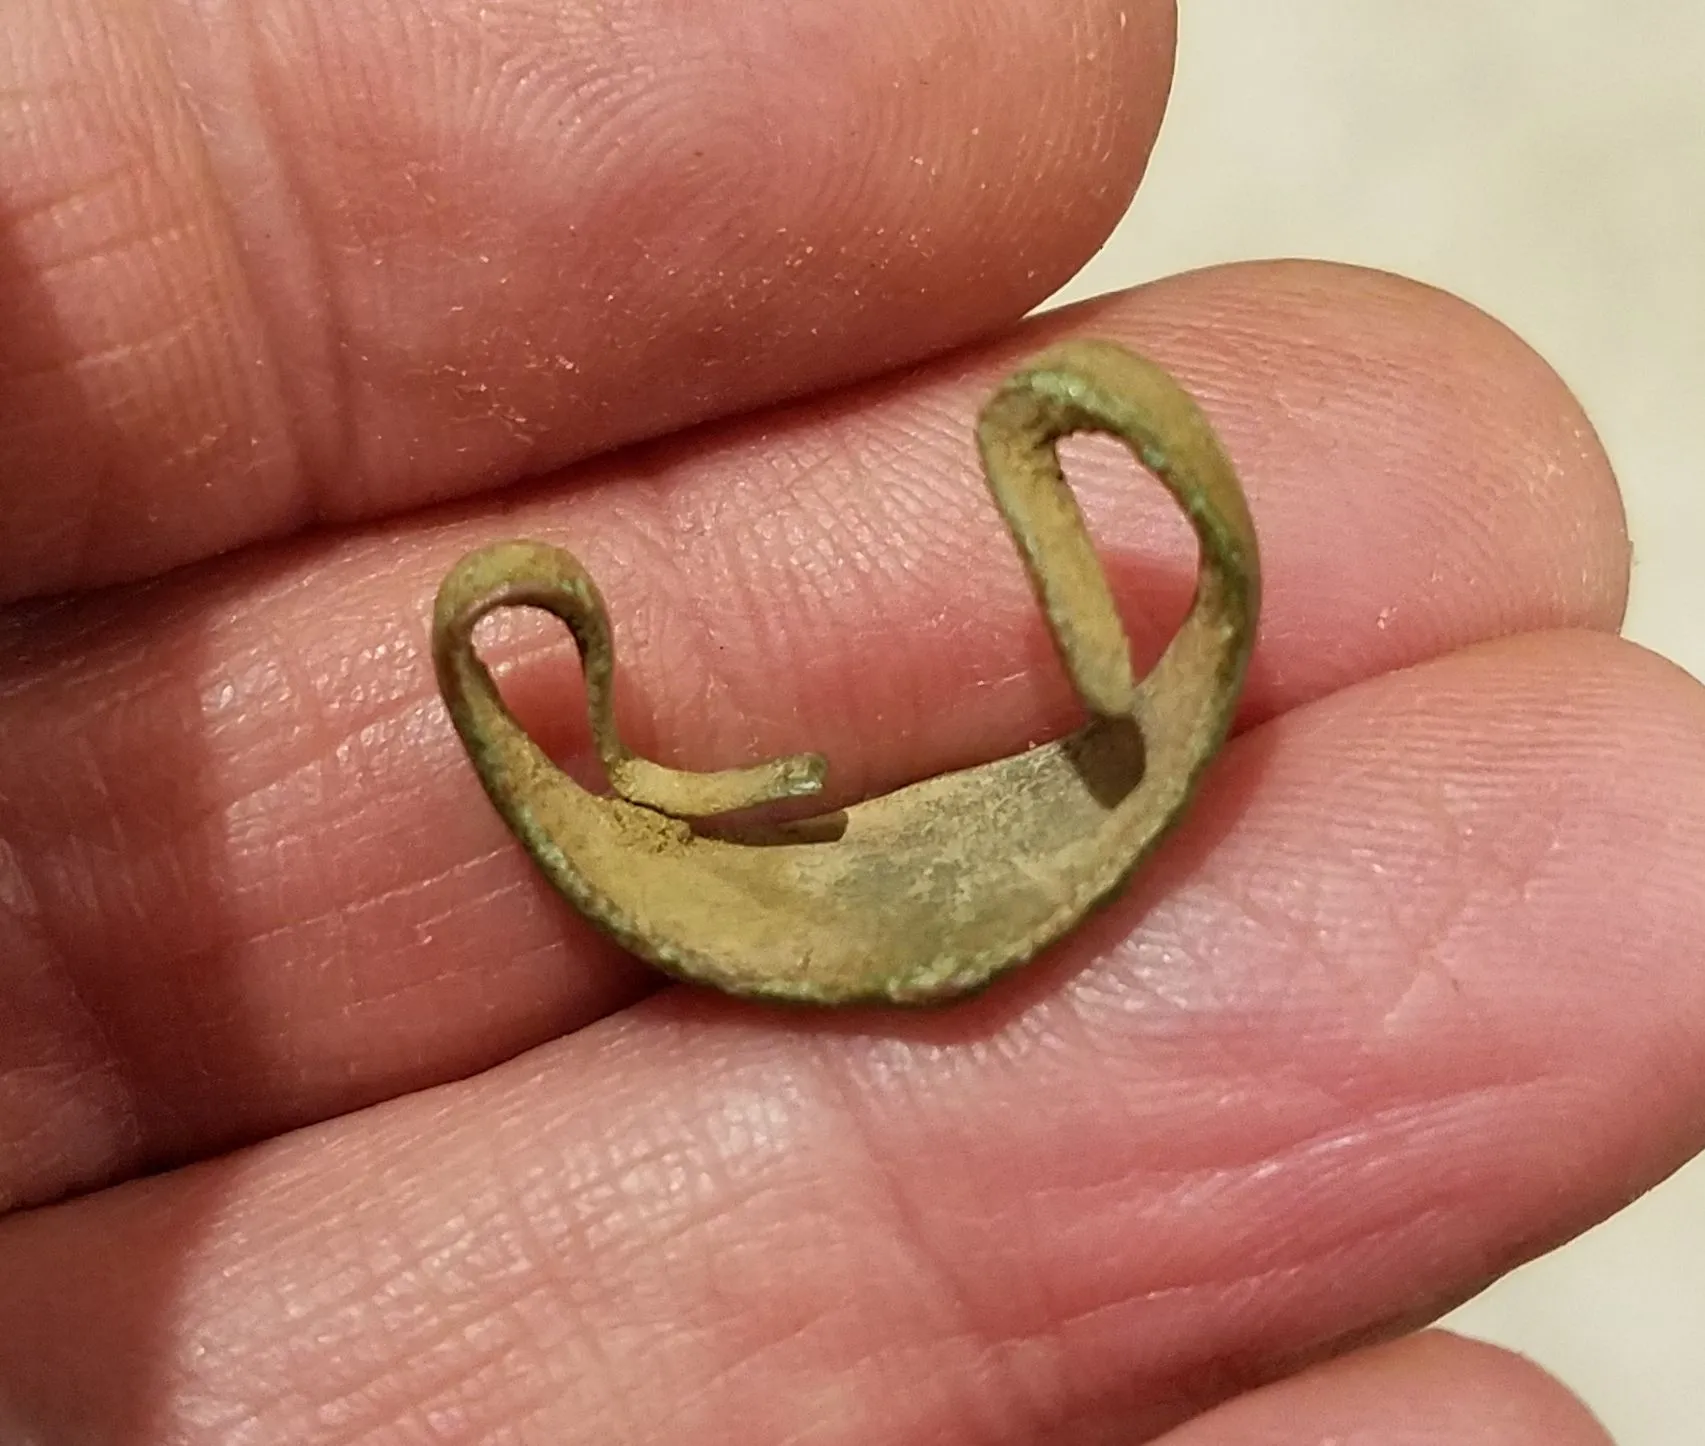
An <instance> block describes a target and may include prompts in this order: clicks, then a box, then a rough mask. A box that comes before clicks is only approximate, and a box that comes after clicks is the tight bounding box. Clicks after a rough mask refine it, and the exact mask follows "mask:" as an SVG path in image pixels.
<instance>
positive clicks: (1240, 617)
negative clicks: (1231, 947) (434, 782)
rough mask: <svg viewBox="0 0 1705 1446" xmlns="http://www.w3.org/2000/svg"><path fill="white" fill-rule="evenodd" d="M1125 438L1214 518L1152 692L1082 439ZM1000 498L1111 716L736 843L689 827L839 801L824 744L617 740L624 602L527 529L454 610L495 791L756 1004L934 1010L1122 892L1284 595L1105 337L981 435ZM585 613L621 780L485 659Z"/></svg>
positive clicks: (1207, 438)
mask: <svg viewBox="0 0 1705 1446" xmlns="http://www.w3.org/2000/svg"><path fill="white" fill-rule="evenodd" d="M1082 431H1097V432H1105V433H1108V434H1110V435H1113V436H1116V437H1118V438H1120V439H1121V440H1123V441H1124V442H1125V443H1126V445H1127V446H1128V447H1130V449H1131V451H1132V452H1133V454H1134V455H1135V456H1136V458H1137V459H1138V460H1139V461H1140V462H1141V463H1142V464H1143V465H1144V466H1146V467H1147V468H1148V469H1149V470H1150V471H1151V472H1153V473H1154V474H1155V475H1156V476H1158V477H1159V478H1160V479H1161V481H1162V482H1163V483H1164V484H1165V485H1166V486H1167V487H1168V489H1169V490H1170V491H1171V492H1172V494H1173V495H1174V497H1175V498H1177V500H1178V502H1179V504H1180V506H1181V507H1182V508H1183V510H1184V512H1185V514H1186V515H1187V516H1188V517H1189V519H1190V522H1191V524H1192V526H1193V527H1194V529H1195V532H1196V535H1197V538H1198V540H1199V544H1200V551H1201V567H1200V573H1199V577H1198V581H1197V588H1196V596H1195V600H1194V602H1193V604H1192V607H1191V610H1190V613H1189V616H1188V617H1187V618H1186V620H1185V622H1184V624H1183V625H1182V627H1181V628H1180V629H1179V631H1178V633H1177V635H1176V636H1175V637H1174V638H1173V640H1172V642H1171V643H1170V644H1169V645H1168V647H1167V649H1166V651H1165V653H1164V655H1163V656H1162V658H1161V660H1160V662H1159V663H1158V664H1157V665H1156V666H1155V668H1154V670H1153V671H1152V672H1151V673H1150V674H1149V675H1148V676H1147V677H1146V678H1144V679H1143V680H1142V681H1141V682H1140V683H1138V682H1136V681H1135V680H1134V679H1133V677H1132V672H1131V664H1130V653H1129V646H1128V642H1127V640H1126V636H1125V631H1124V628H1123V625H1122V624H1121V623H1120V621H1119V617H1118V612H1117V609H1116V608H1115V606H1114V602H1113V597H1112V594H1111V591H1110V589H1109V588H1108V585H1107V581H1106V578H1105V575H1104V573H1103V572H1102V569H1101V566H1100V563H1099V561H1098V560H1097V558H1096V556H1095V552H1094V548H1093V546H1092V544H1091V542H1090V539H1089V536H1088V533H1087V530H1086V529H1085V527H1084V523H1083V518H1082V515H1081V513H1080V512H1079V510H1078V507H1077V504H1076V501H1075V499H1074V498H1073V497H1072V495H1071V491H1070V489H1069V488H1068V487H1067V486H1066V483H1065V479H1064V477H1063V475H1062V474H1061V470H1060V464H1059V458H1058V455H1057V451H1056V444H1057V443H1058V441H1059V440H1060V439H1061V438H1062V437H1064V436H1067V435H1069V434H1071V433H1074V432H1082ZM977 435H978V443H979V446H980V448H981V452H982V456H983V460H984V466H985V471H986V473H987V476H988V481H989V486H990V490H991V492H992V493H993V495H994V498H995V501H996V503H997V505H998V506H999V507H1000V510H1001V512H1002V514H1003V516H1004V517H1005V518H1006V520H1007V523H1008V525H1009V527H1010V528H1011V530H1012V533H1013V537H1014V539H1015V541H1016V542H1017V544H1018V548H1019V552H1020V554H1021V555H1022V556H1023V558H1024V561H1025V565H1026V567H1027V569H1028V571H1029V574H1030V578H1031V582H1032V585H1033V587H1034V588H1035V591H1036V594H1037V597H1038V599H1039V601H1040V602H1041V605H1042V608H1043V611H1044V612H1045V614H1046V615H1047V618H1048V622H1049V626H1050V628H1051V630H1052V632H1053V636H1054V640H1055V643H1056V646H1057V647H1058V649H1059V652H1060V656H1061V658H1062V660H1063V662H1064V664H1065V666H1066V669H1067V672H1068V673H1069V675H1070V676H1071V679H1072V681H1073V684H1074V686H1075V687H1076V688H1077V689H1078V691H1079V693H1080V694H1081V695H1082V698H1083V700H1084V703H1085V705H1086V707H1087V708H1088V709H1089V712H1090V715H1091V720H1090V722H1089V723H1088V724H1087V725H1086V726H1085V727H1084V728H1082V729H1080V730H1079V731H1078V732H1076V733H1074V734H1072V735H1071V736H1070V737H1068V738H1064V739H1061V740H1059V741H1058V742H1055V743H1051V744H1047V745H1044V746H1043V747H1040V748H1036V749H1032V750H1030V751H1029V752H1026V753H1023V754H1019V755H1016V756H1015V757H1012V758H1006V759H999V760H996V761H994V762H992V763H987V764H983V765H981V766H979V767H976V768H971V769H965V770H962V771H960V772H956V773H951V774H945V775H942V776H941V777H938V778H932V779H928V780H925V781H924V782H921V783H917V784H913V785H911V786H909V787H907V788H902V789H899V790H897V791H896V792H893V793H890V794H886V795H884V796H882V797H880V798H875V799H871V800H868V801H866V802H863V803H860V804H856V805H854V806H853V807H851V808H849V809H847V810H846V811H845V812H844V813H841V814H836V815H831V816H829V817H827V818H818V819H810V820H806V821H804V822H802V823H794V824H783V825H776V826H768V827H755V828H749V829H744V830H741V829H732V830H725V831H722V832H719V833H718V834H717V835H715V836H709V835H704V834H700V833H697V832H695V831H694V830H693V829H692V828H691V827H690V826H689V825H688V824H687V823H686V822H685V821H684V820H686V819H688V818H696V817H701V816H705V815H711V814H717V813H724V812H729V811H733V810H738V809H742V808H747V807H750V806H751V805H753V804H757V803H764V802H770V801H774V800H777V799H782V798H794V797H801V796H805V795H809V794H813V793H816V792H817V791H818V790H819V789H820V788H821V786H822V781H823V775H824V763H823V760H822V759H821V758H819V757H817V756H816V755H812V754H805V755H799V756H796V757H792V758H785V759H779V760H775V761H772V762H770V763H765V764H760V765H757V766H755V767H751V768H742V769H732V770H728V771H725V772H721V773H707V774H696V773H688V772H682V771H679V770H675V769H669V768H664V767H662V766H661V765H658V764H654V763H650V762H648V761H647V760H644V759H640V758H637V757H635V756H634V755H633V754H632V753H631V752H629V751H628V750H627V748H626V747H625V746H624V745H623V744H622V743H621V740H620V738H619V736H618V735H617V733H616V729H615V724H614V718H613V713H612V709H611V701H610V699H611V692H610V685H611V679H612V676H613V671H614V666H615V663H614V657H613V653H612V651H611V645H610V632H609V624H608V620H607V617H606V614H605V611H604V606H603V602H602V599H601V598H600V597H599V595H598V591H597V588H596V587H595V586H594V585H593V583H592V580H591V578H590V577H589V576H587V574H586V573H585V571H584V569H582V568H581V566H580V564H579V563H578V562H576V561H575V560H574V559H573V558H572V557H571V556H569V555H568V554H567V553H564V552H562V551H560V550H558V549H555V548H551V547H547V546H545V545H543V544H540V543H532V542H506V543H499V544H496V545H495V546H493V547H488V548H484V549H482V550H480V551H478V552H476V553H474V554H472V555H470V556H469V557H467V558H464V559H463V560H462V561H461V562H460V563H458V564H457V566H456V567H455V568H454V569H453V570H452V571H451V573H450V575H449V576H448V577H447V578H446V579H445V581H444V584H443V586H442V588H441V589H440V592H439V597H438V605H437V610H436V614H435V619H434V634H433V651H434V658H435V662H436V666H437V669H438V676H439V683H440V687H441V690H442V692H443V694H444V697H445V700H446V702H447V704H448V706H449V709H450V714H451V717H452V719H453V720H454V722H455V725H456V728H457V731H458V732H459V733H460V735H461V737H462V739H463V742H464V744H465V745H466V747H467V749H468V752H469V755H470V757H471V758H472V760H473V762H474V765H475V768H476V770H477V771H478V773H479V776H480V779H481V781H482V783H483V784H484V786H485V789H486V791H487V793H488V794H489V795H490V796H491V798H492V800H493V802H494V803H495V804H496V805H497V807H498V809H499V811H500V812H501V813H502V815H503V817H504V818H505V819H506V820H507V821H508V823H509V825H510V826H511V828H513V829H514V830H515V832H516V834H517V835H518V836H519V837H520V839H521V840H522V842H523V843H524V844H525V845H526V847H527V849H528V851H529V852H530V853H531V854H532V856H533V858H534V859H535V860H536V862H537V863H538V864H539V866H540V867H541V868H542V869H543V870H544V871H545V873H546V874H547V876H548V877H549V878H550V879H551V880H552V882H553V883H554V884H555V885H556V886H557V888H558V889H559V890H561V892H562V893H563V894H564V895H566V896H567V897H568V898H569V899H570V900H571V901H572V902H573V903H574V904H575V906H576V907H577V908H578V909H580V911H581V912H582V913H583V914H585V915H586V916H587V917H588V918H589V919H590V920H591V921H592V922H593V923H594V924H596V925H598V926H599V927H600V928H602V929H603V930H605V932H607V933H609V934H610V935H612V936H613V937H614V938H616V939H617V940H618V941H619V942H620V943H622V944H623V945H624V946H626V947H627V948H629V949H631V950H633V951H634V952H635V953H637V954H639V955H641V956H642V957H644V958H646V959H649V960H650V961H651V962H653V963H654V964H656V965H658V966H659V967H661V968H663V969H665V970H668V971H669V972H671V973H673V974H676V975H679V976H681V977H683V978H687V979H692V980H695V981H698V982H701V983H706V984H710V985H713V986H715V987H717V988H720V989H723V990H726V991H728V992H731V993H735V994H743V995H752V996H759V997H764V998H770V999H785V1000H792V1001H798V1002H809V1003H821V1004H842V1003H852V1002H859V1001H868V1000H886V1001H892V1002H897V1003H924V1002H930V1001H936V1000H942V999H948V998H952V997H955V996H957V995H960V994H963V993H965V992H967V991H969V990H972V989H976V988H979V987H981V986H982V985H984V984H986V983H988V982H989V980H991V979H992V978H994V977H995V976H996V975H998V974H999V973H1001V972H1002V971H1003V970H1006V969H1008V968H1011V967H1012V966H1014V965H1016V964H1019V963H1021V962H1023V961H1024V960H1025V959H1028V958H1030V957H1031V956H1032V955H1033V954H1035V953H1036V952H1037V951H1038V950H1039V949H1041V948H1043V947H1045V946H1046V945H1047V944H1049V943H1051V942H1053V941H1054V940H1055V939H1057V938H1059V937H1060V935H1062V934H1063V933H1065V932H1066V931H1067V930H1069V929H1070V928H1071V927H1073V926H1074V925H1075V924H1076V923H1078V922H1079V921H1080V920H1081V919H1082V918H1083V916H1084V914H1085V913H1086V912H1088V910H1089V909H1090V908H1092V907H1093V906H1094V905H1095V904H1097V903H1098V902H1100V901H1102V900H1104V899H1105V898H1107V897H1108V896H1109V895H1111V894H1112V893H1114V892H1116V891H1117V890H1118V889H1119V888H1120V887H1121V886H1122V885H1123V884H1124V882H1125V880H1126V879H1127V878H1128V877H1129V876H1130V874H1131V872H1132V871H1133V870H1134V869H1135V868H1136V867H1137V865H1138V864H1139V863H1140V862H1141V860H1142V859H1143V858H1144V857H1145V856H1146V855H1147V853H1148V852H1149V851H1150V850H1151V849H1152V848H1153V846H1154V844H1155V843H1156V841H1157V840H1158V839H1159V838H1160V837H1161V835H1162V834H1163V833H1164V832H1165V831H1166V830H1167V829H1168V828H1169V827H1170V826H1171V825H1172V824H1173V823H1174V822H1175V821H1176V819H1177V818H1178V816H1179V815H1180V814H1181V812H1182V811H1183V809H1184V807H1185V805H1186V803H1187V801H1188V799H1189V796H1190V793H1191V791H1192V790H1193V788H1194V786H1195V784H1196V781H1197V779H1198V778H1199V776H1200V774H1201V772H1202V770H1203V768H1205V767H1206V765H1207V763H1208V762H1209V760H1210V759H1211V758H1212V756H1213V755H1214V753H1215V752H1216V751H1217V750H1218V748H1219V746H1220V743H1221V742H1222V741H1223V739H1224V737H1225V734H1226V732H1227V730H1228V728H1229V727H1230V723H1231V718H1232V713H1233V710H1234V708H1235V704H1236V699H1237V695H1238V692H1239V689H1240V687H1241V684H1242V679H1243V674H1244V670H1245V667H1246V665H1247V662H1248V658H1249V653H1250V649H1251V645H1252V643H1253V638H1254V632H1255V622H1256V614H1257V609H1258V605H1259V588H1260V584H1259V563H1258V559H1257V549H1256V542H1255V534H1254V528H1253V526H1252V524H1251V522H1250V518H1249V513H1248V509H1247V507H1246V506H1245V503H1244V499H1243V494H1242V490H1241V488H1240V487H1239V485H1238V482H1237V477H1236V474H1235V473H1234V471H1233V470H1232V467H1231V464H1230V462H1229V461H1228V460H1227V458H1226V456H1225V453H1224V451H1223V450H1222V449H1221V447H1220V445H1219V443H1218V441H1217V440H1216V439H1215V437H1214V435H1213V433H1212V431H1211V430H1210V428H1209V426H1208V424H1207V422H1206V420H1205V419H1204V418H1203V416H1202V414H1201V413H1200V411H1199V410H1198V409H1197V408H1196V406H1195V404H1194V403H1193V402H1191V400H1190V399H1189V398H1188V397H1187V396H1186V395H1185V394H1184V393H1183V391H1181V390H1180V389H1179V388H1178V386H1177V385H1176V384H1175V383H1174V382H1172V381H1171V379H1170V378H1168V377H1167V376H1166V375H1165V373H1164V372H1162V371H1160V370H1159V369H1158V368H1157V367H1155V366H1154V365H1153V364H1152V363H1149V362H1146V361H1144V360H1142V359H1141V358H1138V357H1136V356H1133V355H1132V354H1131V353H1129V352H1126V351H1124V350H1122V349H1120V348H1118V347H1115V346H1112V345H1110V344H1108V343H1103V342H1075V343H1070V344H1068V345H1065V346H1062V347H1058V348H1055V349H1054V350H1052V351H1050V352H1047V353H1045V354H1044V355H1042V356H1041V357H1038V358H1036V359H1035V360H1034V361H1033V362H1032V363H1030V364H1029V365H1028V366H1027V367H1025V368H1024V369H1023V370H1022V371H1020V372H1019V373H1018V374H1017V375H1015V376H1014V377H1013V378H1011V379H1010V380H1009V381H1008V382H1007V383H1006V384H1005V385H1004V386H1003V387H1001V388H1000V390H999V391H998V392H997V393H996V394H995V396H994V397H993V399H992V400H991V401H990V403H989V404H988V406H987V407H986V408H985V410H984V413H983V416H982V418H981V421H980V423H979V426H978V433H977ZM515 605H525V606H537V607H543V608H546V609H548V610H549V611H551V612H553V613H555V614H556V615H557V616H559V617H561V618H562V619H563V620H564V621H565V622H566V623H567V624H568V625H569V627H570V629H571V630H572V631H573V634H574V637H575V639H576V642H577V643H578V645H579V647H580V651H581V656H582V659H583V663H584V667H585V674H586V687H587V701H588V707H589V711H590V714H591V722H592V733H593V738H594V741H595V743H596V746H597V748H598V752H599V756H600V758H601V759H602V760H603V763H604V766H605V768H606V770H607V772H608V774H609V777H610V781H611V785H612V787H613V788H614V790H615V792H616V794H617V796H616V797H614V798H606V797H600V796H598V795H595V794H592V793H589V792H588V791H586V790H585V789H582V788H580V787H579V786H578V785H577V784H575V783H574V782H573V781H572V780H570V779H569V778H568V777H567V776H566V775H564V774H563V773H562V772H561V770H559V769H558V768H556V767H555V765H553V764H552V763H551V762H550V760H549V759H548V758H546V757H545V755H544V754H543V752H542V751H541V750H540V749H539V748H538V747H537V745H535V744H534V743H533V741H532V740H531V739H530V738H529V737H528V736H527V734H526V733H525V731H524V730H523V729H521V727H520V726H519V725H518V724H517V723H516V722H515V720H514V719H513V718H512V717H511V716H510V714H509V712H508V710H507V709H506V708H505V707H504V705H503V701H502V698H501V697H500V696H499V694H498V691H497V689H496V686H495V685H494V684H493V682H492V679H491V677H490V675H489V673H487V671H486V669H485V667H484V666H483V665H482V664H481V663H480V661H479V659H478V657H477V656H476V654H475V652H474V648H473V636H472V635H473V629H474V626H475V624H476V623H477V622H478V620H479V618H480V617H482V616H484V615H485V614H486V613H487V612H490V611H491V610H492V609H494V608H498V607H505V606H515Z"/></svg>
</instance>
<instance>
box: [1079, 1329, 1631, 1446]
mask: <svg viewBox="0 0 1705 1446" xmlns="http://www.w3.org/2000/svg"><path fill="white" fill-rule="evenodd" d="M1084 1439H1085V1440H1090V1439H1093V1438H1092V1437H1089V1436H1087V1435H1086V1436H1085V1437H1084ZM1327 1442H1338V1443H1345V1446H1348V1443H1352V1442H1353V1443H1355V1446H1612V1443H1611V1440H1610V1438H1609V1436H1607V1435H1606V1434H1605V1432H1604V1428H1603V1427H1602V1426H1600V1425H1599V1424H1598V1422H1597V1421H1595V1420H1594V1419H1593V1418H1592V1415H1591V1413H1590V1412H1589V1411H1588V1410H1587V1409H1586V1407H1584V1406H1583V1405H1581V1403H1580V1402H1579V1401H1577V1400H1576V1399H1575V1398H1574V1397H1572V1396H1571V1395H1570V1394H1569V1393H1568V1392H1567V1391H1565V1390H1564V1389H1563V1388H1562V1387H1561V1386H1560V1385H1558V1384H1557V1382H1556V1381H1554V1380H1552V1379H1551V1378H1550V1377H1549V1376H1547V1375H1546V1374H1545V1373H1544V1372H1543V1371H1541V1370H1539V1369H1538V1368H1537V1367H1536V1366H1533V1365H1532V1364H1530V1363H1529V1362H1527V1361H1524V1360H1522V1359H1521V1358H1520V1357H1518V1356H1513V1355H1510V1354H1508V1353H1506V1352H1504V1351H1499V1350H1494V1349H1493V1348H1492V1347H1490V1346H1484V1345H1480V1344H1478V1343H1477V1342H1472V1341H1465V1340H1462V1339H1459V1338H1458V1337H1455V1336H1449V1335H1445V1334H1442V1333H1430V1334H1427V1335H1424V1336H1416V1337H1413V1338H1411V1339H1409V1340H1405V1341H1401V1342H1399V1343H1397V1344H1395V1345H1389V1346H1384V1347H1381V1348H1380V1349H1378V1350H1372V1351H1364V1352H1362V1353H1360V1354H1358V1355H1354V1356H1350V1357H1348V1358H1347V1359H1345V1360H1342V1361H1337V1362H1335V1363H1334V1364H1332V1365H1330V1366H1326V1367H1323V1368H1321V1369H1320V1370H1316V1371H1311V1372H1309V1373H1308V1374H1307V1375H1304V1376H1299V1377H1297V1378H1296V1379H1295V1380H1290V1381H1285V1382H1283V1383H1282V1384H1280V1385H1276V1386H1270V1387H1268V1388H1267V1389H1265V1390H1262V1391H1256V1392H1254V1393H1253V1394H1251V1395H1248V1396H1244V1397H1242V1398H1241V1399H1239V1400H1236V1401H1233V1402H1232V1403H1231V1404H1230V1405H1227V1406H1223V1407H1221V1408H1220V1409H1219V1410H1217V1411H1213V1412H1210V1413H1209V1414H1208V1415H1206V1416H1203V1417H1201V1418H1199V1419H1198V1420H1196V1421H1193V1422H1191V1423H1190V1424H1189V1425H1187V1426H1183V1427H1180V1428H1179V1429H1178V1430H1177V1431H1174V1432H1173V1433H1172V1434H1170V1435H1168V1436H1167V1437H1165V1439H1164V1440H1163V1441H1162V1442H1161V1443H1160V1446H1322V1443H1327Z"/></svg>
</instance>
